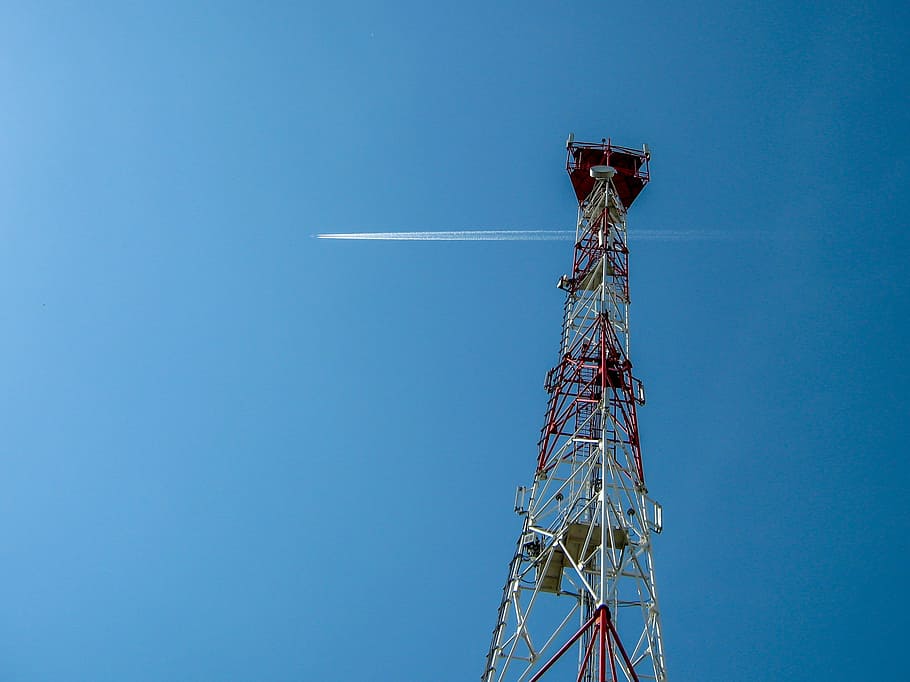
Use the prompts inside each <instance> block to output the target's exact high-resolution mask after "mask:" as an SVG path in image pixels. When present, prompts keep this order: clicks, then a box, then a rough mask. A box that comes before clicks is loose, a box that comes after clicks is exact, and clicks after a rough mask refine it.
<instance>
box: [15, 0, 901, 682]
mask: <svg viewBox="0 0 910 682" xmlns="http://www.w3.org/2000/svg"><path fill="white" fill-rule="evenodd" d="M816 5H817V6H816ZM823 5H824V7H822V6H823ZM644 6H645V5H642V3H632V4H628V3H627V4H622V3H619V4H617V3H603V2H596V3H595V2H572V3H556V2H528V1H526V2H520V3H519V2H489V1H487V2H471V1H465V0H460V1H459V2H448V1H442V2H394V1H390V2H383V3H368V2H361V1H358V0H353V1H351V2H346V3H307V2H294V3H290V2H289V3H279V2H270V3H252V2H249V3H227V2H195V3H185V2H154V3H151V2H146V3H135V2H133V3H123V2H121V3H35V2H7V3H4V4H3V6H2V8H0V97H2V106H0V329H2V334H0V680H3V681H7V680H9V681H13V682H39V681H42V682H43V681H54V682H56V681H59V680H66V681H68V682H77V681H85V682H102V681H112V682H114V681H116V682H122V681H123V680H130V681H145V680H149V681H151V680H199V681H209V680H211V681H219V682H220V681H224V680H231V681H250V682H254V681H257V682H258V681H260V680H275V681H283V680H352V679H357V680H396V681H397V680H434V681H436V680H438V681H449V680H451V681H453V682H454V681H456V680H458V681H460V680H476V679H478V677H479V675H480V673H481V670H482V667H483V660H484V656H485V653H486V650H487V647H488V645H489V637H490V630H491V628H492V627H493V624H494V621H495V618H496V608H497V606H498V603H499V598H500V590H501V586H502V583H503V581H504V580H505V577H506V568H507V562H508V560H509V559H510V557H511V553H512V551H513V547H514V540H515V535H516V533H517V532H518V530H519V525H520V520H519V518H518V517H517V516H515V515H514V514H513V513H512V502H513V494H514V490H515V486H516V485H519V484H526V483H528V482H529V481H530V479H531V476H532V473H533V467H534V461H535V456H536V449H535V446H536V442H537V437H538V431H539V428H540V426H541V419H542V416H543V412H544V407H545V394H544V391H543V386H542V383H543V378H544V374H545V372H546V370H547V369H548V368H549V367H551V366H552V365H553V364H554V363H555V362H556V359H557V358H556V350H557V342H558V337H559V324H560V313H561V307H562V294H561V292H560V291H558V290H557V289H556V288H555V286H554V283H555V281H556V279H557V278H558V276H559V275H560V274H562V273H563V272H565V271H566V270H567V269H568V268H569V266H570V262H571V261H570V259H571V253H570V248H571V245H570V244H569V243H566V242H537V243H532V242H529V243H521V242H505V243H491V242H482V243H400V242H382V243H377V242H362V243H361V242H327V241H320V240H316V239H313V238H311V235H312V234H313V233H316V232H342V231H346V230H352V231H367V230H447V229H449V230H450V229H463V228H491V229H571V228H572V226H573V225H574V220H575V204H574V197H573V193H572V190H571V187H570V184H569V182H568V179H567V178H566V176H565V173H564V167H563V164H564V153H565V152H564V147H563V143H564V140H565V137H566V134H567V133H568V132H569V131H574V132H575V134H576V138H577V139H580V140H599V139H600V138H601V137H606V136H610V137H612V139H613V140H614V141H616V142H618V143H620V144H625V145H628V146H635V147H637V146H639V145H640V144H641V143H642V142H648V143H649V144H650V146H651V148H652V150H653V159H652V166H651V168H652V183H651V185H650V186H649V187H648V188H647V189H646V190H645V192H644V193H643V194H642V196H641V197H640V199H639V200H638V201H637V202H636V205H635V206H634V207H633V210H632V211H631V213H630V216H629V226H630V231H631V232H632V233H633V235H634V231H635V230H636V229H639V228H640V229H642V230H645V229H647V230H655V229H698V230H715V231H720V232H723V233H726V234H729V235H730V236H731V237H730V238H729V239H726V240H722V241H716V242H710V241H708V242H706V241H697V242H679V241H674V242H654V241H649V242H641V243H640V244H638V245H636V246H635V248H634V251H633V253H632V268H633V272H632V287H633V307H632V322H633V330H632V331H633V339H632V342H633V351H632V355H633V362H634V363H635V365H636V372H637V374H638V375H639V376H641V377H642V379H643V380H644V381H645V383H646V386H647V388H648V405H647V406H646V407H645V408H643V409H642V411H641V435H642V442H643V454H644V458H645V467H646V473H647V475H648V479H649V482H650V490H651V493H652V495H653V496H654V497H655V498H657V499H658V500H660V501H661V502H662V503H663V505H664V520H665V530H664V533H663V534H662V535H661V536H660V537H658V538H657V540H656V543H655V560H656V565H657V581H658V587H659V589H660V594H661V605H662V611H663V623H664V639H665V646H666V655H667V664H668V667H669V671H670V675H671V679H672V680H675V681H683V680H693V681H695V680H698V681H699V682H701V681H703V680H742V681H753V680H754V681H756V682H757V681H763V682H764V681H767V680H794V681H795V680H811V679H824V680H853V679H861V678H862V679H866V678H868V677H875V678H880V679H899V678H900V677H901V675H902V674H904V673H905V672H906V664H905V662H904V660H903V659H904V655H903V653H904V652H903V649H904V647H905V640H906V632H907V627H908V623H907V620H908V618H907V613H908V607H910V604H908V595H907V587H906V563H907V560H906V557H907V550H908V531H910V527H908V526H910V521H908V511H907V497H908V496H907V485H908V482H910V481H908V479H910V466H908V463H907V441H908V435H910V433H908V432H910V426H908V423H910V400H908V397H910V390H908V381H910V372H908V361H907V347H908V344H907V331H908V322H907V319H908V313H910V306H908V303H910V301H908V285H907V263H908V256H910V240H908V235H907V229H908V217H910V204H908V197H907V191H906V187H907V183H908V179H910V172H908V151H910V149H908V146H910V138H908V106H907V103H908V83H910V78H908V76H910V74H908V43H907V36H906V27H907V26H908V25H910V12H908V9H907V5H906V4H905V3H861V2H854V3H774V2H770V3H749V4H745V3H729V2H698V3H647V8H646V9H641V8H642V7H644ZM633 239H634V237H633Z"/></svg>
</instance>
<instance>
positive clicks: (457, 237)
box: [313, 229, 745, 242]
mask: <svg viewBox="0 0 910 682" xmlns="http://www.w3.org/2000/svg"><path fill="white" fill-rule="evenodd" d="M313 236H314V237H316V238H317V239H354V240H377V241H402V242H504V241H521V242H529V241H530V242H533V241H572V240H573V239H575V232H574V230H441V231H438V232H430V231H420V232H328V233H323V234H316V235H313ZM743 236H745V235H743V234H742V233H738V234H737V233H732V234H731V233H727V232H710V231H705V230H635V229H632V230H629V239H632V240H639V239H641V240H645V241H697V240H707V241H718V240H728V239H736V238H742V237H743Z"/></svg>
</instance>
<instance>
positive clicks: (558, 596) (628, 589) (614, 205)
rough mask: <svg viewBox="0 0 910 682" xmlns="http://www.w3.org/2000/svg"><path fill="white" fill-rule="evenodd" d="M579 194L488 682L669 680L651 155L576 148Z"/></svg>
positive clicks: (571, 168)
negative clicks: (650, 347) (645, 243)
mask: <svg viewBox="0 0 910 682" xmlns="http://www.w3.org/2000/svg"><path fill="white" fill-rule="evenodd" d="M566 147H567V149H568V159H567V163H566V168H567V170H568V172H569V177H570V179H571V181H572V186H573V187H574V188H575V194H576V196H577V197H578V225H577V228H576V234H575V249H574V258H573V262H572V274H571V276H569V275H563V276H562V277H561V278H560V280H559V282H558V286H559V288H561V289H563V290H564V291H565V292H566V303H565V314H564V317H563V325H562V339H561V342H560V351H559V362H558V363H557V364H556V366H555V367H554V368H553V369H551V370H550V371H549V372H548V373H547V377H546V382H545V386H546V390H547V393H548V394H549V402H548V405H547V413H546V418H545V420H544V425H543V429H542V430H541V437H540V442H539V447H538V454H537V466H536V470H535V473H534V481H533V483H532V485H531V486H529V487H524V486H522V487H519V488H518V492H517V495H516V500H515V511H516V512H517V513H518V514H519V515H520V516H521V517H522V519H523V525H522V529H521V534H520V535H519V537H518V546H517V548H516V550H515V556H514V557H513V558H512V561H511V563H510V564H509V576H508V579H507V581H506V584H505V588H504V589H503V595H502V602H501V604H500V606H499V614H498V617H497V623H496V627H495V628H494V629H493V641H492V644H491V645H490V651H489V653H488V654H487V661H486V667H485V669H484V673H483V675H482V676H481V679H482V680H483V682H505V681H506V680H514V681H516V682H517V681H523V682H524V681H527V682H534V681H535V680H538V679H540V678H542V677H543V676H544V675H551V676H552V677H553V679H563V680H570V679H575V680H576V681H577V682H607V681H611V682H618V681H638V680H658V681H660V682H663V681H664V680H666V679H667V675H666V669H665V667H664V653H663V644H662V642H661V626H660V610H659V608H658V602H657V589H656V586H655V582H654V570H653V563H652V558H651V538H652V537H653V535H654V534H656V533H660V530H661V508H660V506H659V505H658V504H657V502H655V501H654V500H653V499H651V497H650V496H649V495H648V489H647V487H646V486H645V476H644V468H643V466H642V458H641V447H640V444H639V438H638V419H637V417H636V409H637V407H638V406H640V405H643V404H644V402H645V394H644V387H643V386H642V383H641V381H639V380H638V379H636V378H635V377H634V376H633V375H632V362H631V360H630V356H629V249H628V243H627V240H626V211H627V210H628V208H629V207H630V206H631V205H632V202H633V201H635V198H636V197H637V196H638V194H639V193H640V192H641V191H642V189H644V186H645V185H646V184H647V182H648V179H649V167H648V162H649V160H650V157H651V154H650V151H649V150H648V147H647V145H645V146H644V148H643V149H642V150H637V149H628V148H625V147H617V146H615V145H613V144H611V143H610V142H609V141H608V140H603V141H601V142H600V143H597V144H590V143H580V142H575V141H574V139H573V136H571V135H570V136H569V140H568V142H567V144H566Z"/></svg>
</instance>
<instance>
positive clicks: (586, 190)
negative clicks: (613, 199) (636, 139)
mask: <svg viewBox="0 0 910 682" xmlns="http://www.w3.org/2000/svg"><path fill="white" fill-rule="evenodd" d="M566 149H567V150H568V154H567V156H566V170H567V171H568V173H569V179H570V180H571V181H572V187H574V188H575V196H576V197H578V201H579V203H580V202H582V201H584V200H585V198H587V196H588V194H590V193H591V189H592V188H593V187H594V178H592V177H591V172H590V171H591V168H592V167H593V166H611V167H612V168H614V169H616V174H615V175H614V176H613V184H614V185H615V187H616V192H617V194H618V195H619V198H620V199H621V200H622V203H623V206H625V207H626V208H629V206H631V205H632V202H633V201H635V197H637V196H638V195H639V194H641V191H642V190H643V189H644V188H645V185H647V184H648V180H649V179H650V169H649V166H648V161H649V160H650V159H651V152H650V150H649V149H648V146H647V145H644V146H643V148H642V149H631V148H629V147H619V146H617V145H614V144H612V143H611V142H610V140H609V139H604V140H601V141H600V142H576V141H575V140H574V137H573V136H572V135H570V136H569V140H568V142H566Z"/></svg>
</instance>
